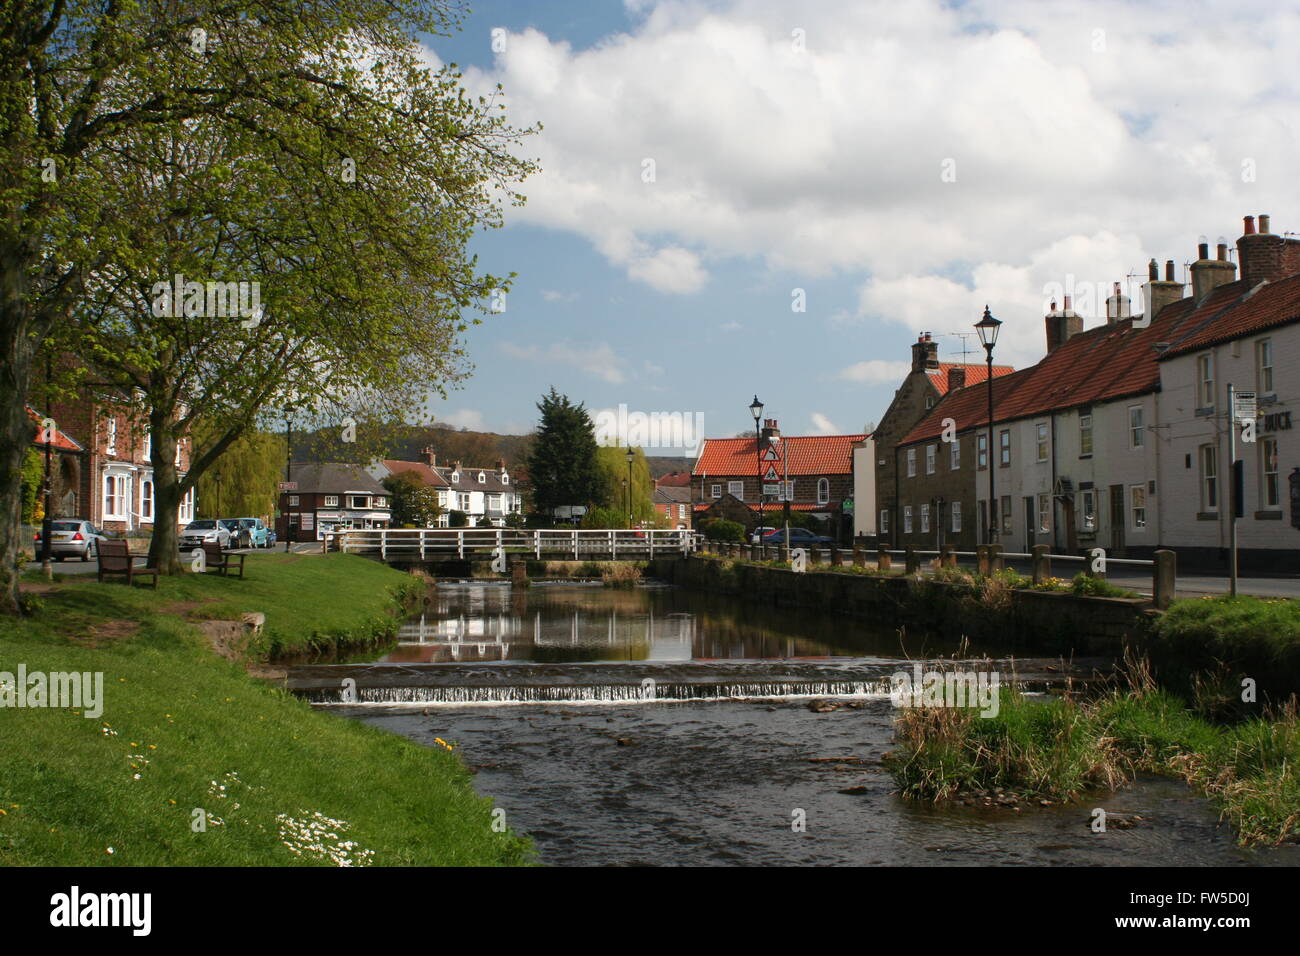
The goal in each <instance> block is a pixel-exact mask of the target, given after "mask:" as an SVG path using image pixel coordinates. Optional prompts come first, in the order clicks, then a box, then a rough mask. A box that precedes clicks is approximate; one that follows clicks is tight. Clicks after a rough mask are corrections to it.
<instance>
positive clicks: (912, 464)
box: [907, 448, 916, 478]
mask: <svg viewBox="0 0 1300 956" xmlns="http://www.w3.org/2000/svg"><path fill="white" fill-rule="evenodd" d="M907 477H909V478H915V477H916V449H915V448H909V449H908V450H907Z"/></svg>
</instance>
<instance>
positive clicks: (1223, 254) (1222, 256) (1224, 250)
mask: <svg viewBox="0 0 1300 956" xmlns="http://www.w3.org/2000/svg"><path fill="white" fill-rule="evenodd" d="M1219 261H1220V262H1227V261H1228V244H1227V243H1226V242H1220V243H1219Z"/></svg>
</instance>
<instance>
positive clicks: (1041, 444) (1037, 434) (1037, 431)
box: [1034, 422, 1051, 462]
mask: <svg viewBox="0 0 1300 956" xmlns="http://www.w3.org/2000/svg"><path fill="white" fill-rule="evenodd" d="M1034 443H1035V451H1037V452H1038V460H1039V461H1040V462H1041V461H1047V458H1048V454H1049V451H1050V447H1051V440H1050V439H1049V438H1048V435H1047V422H1037V423H1035V425H1034Z"/></svg>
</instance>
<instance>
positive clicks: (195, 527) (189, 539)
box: [181, 518, 230, 551]
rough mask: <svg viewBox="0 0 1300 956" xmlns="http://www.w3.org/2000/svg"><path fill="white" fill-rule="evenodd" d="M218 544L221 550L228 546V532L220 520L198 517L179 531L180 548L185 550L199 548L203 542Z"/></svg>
mask: <svg viewBox="0 0 1300 956" xmlns="http://www.w3.org/2000/svg"><path fill="white" fill-rule="evenodd" d="M213 543H216V544H219V545H221V550H223V551H224V550H226V549H227V548H229V547H230V532H229V531H227V530H226V528H225V526H224V525H223V524H221V522H219V521H216V520H214V519H212V518H200V519H199V520H198V521H191V522H190V523H189V524H187V525H186V526H185V530H184V531H182V532H181V550H182V551H187V550H189V549H190V548H201V547H203V545H205V544H213Z"/></svg>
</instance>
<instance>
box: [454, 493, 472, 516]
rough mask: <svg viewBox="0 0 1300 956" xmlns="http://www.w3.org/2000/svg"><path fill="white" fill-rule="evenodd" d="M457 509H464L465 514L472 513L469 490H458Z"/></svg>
mask: <svg viewBox="0 0 1300 956" xmlns="http://www.w3.org/2000/svg"><path fill="white" fill-rule="evenodd" d="M456 504H457V506H458V507H457V508H456V510H457V511H463V512H465V514H469V513H470V507H469V506H470V497H469V492H468V491H461V492H457V497H456Z"/></svg>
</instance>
